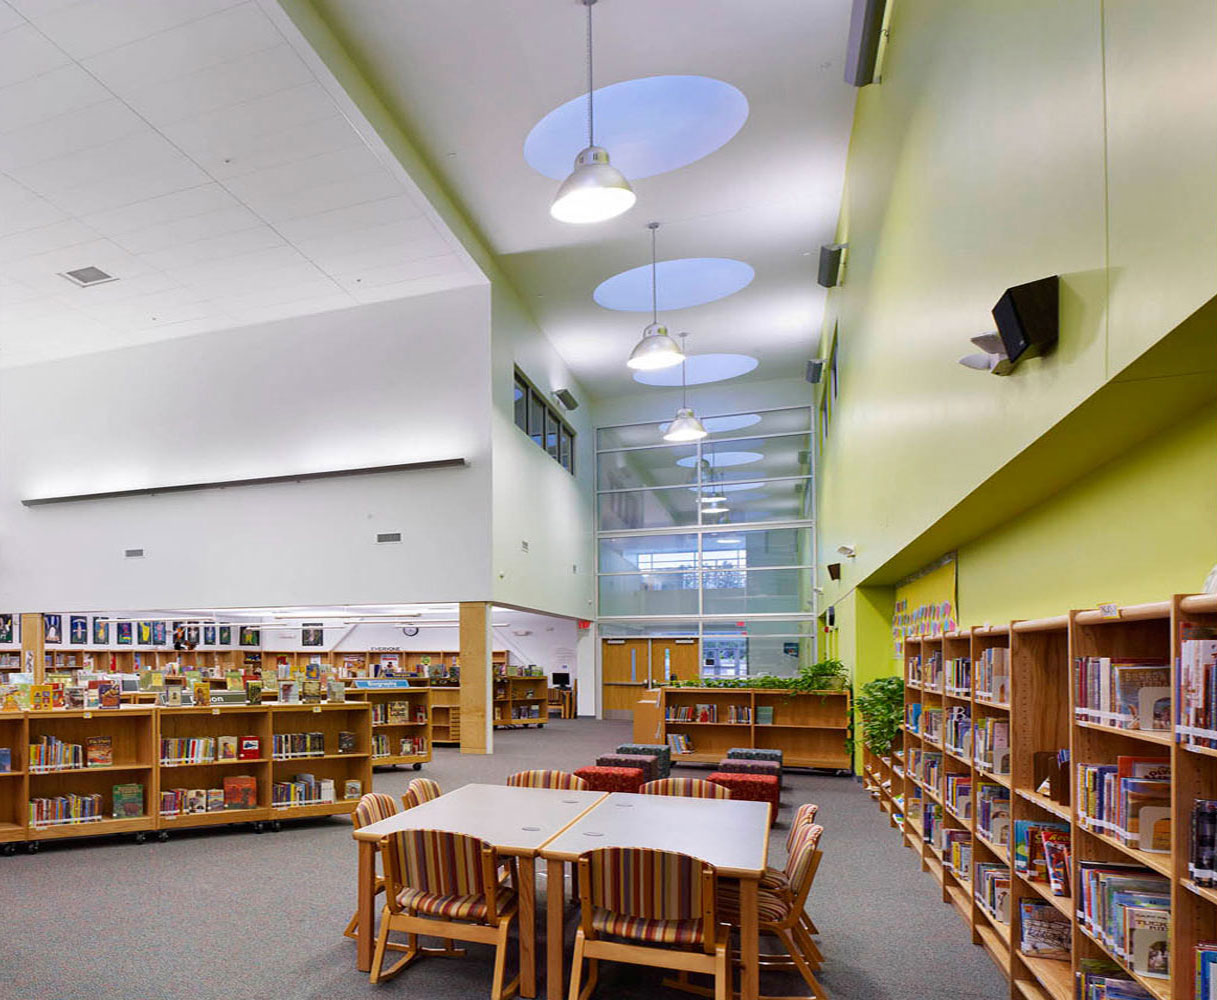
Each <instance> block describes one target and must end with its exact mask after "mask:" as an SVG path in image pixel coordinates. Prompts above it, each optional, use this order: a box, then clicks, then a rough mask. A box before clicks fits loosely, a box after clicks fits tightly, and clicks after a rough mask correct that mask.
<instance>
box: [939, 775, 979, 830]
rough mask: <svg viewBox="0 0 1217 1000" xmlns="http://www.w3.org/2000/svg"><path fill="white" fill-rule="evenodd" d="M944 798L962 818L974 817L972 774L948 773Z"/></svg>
mask: <svg viewBox="0 0 1217 1000" xmlns="http://www.w3.org/2000/svg"><path fill="white" fill-rule="evenodd" d="M943 800H944V801H945V802H946V804H947V806H948V807H950V809H951V811H952V812H953V813H955V815H956V816H958V817H959V818H960V819H971V818H972V776H971V775H970V774H948V775H947V776H946V779H945V781H944V787H943Z"/></svg>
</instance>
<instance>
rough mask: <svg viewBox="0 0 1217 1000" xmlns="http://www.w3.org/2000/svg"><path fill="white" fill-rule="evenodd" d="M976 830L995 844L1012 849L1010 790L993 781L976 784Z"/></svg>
mask: <svg viewBox="0 0 1217 1000" xmlns="http://www.w3.org/2000/svg"><path fill="white" fill-rule="evenodd" d="M976 829H977V830H978V831H979V832H980V835H981V836H982V837H984V838H985V840H987V841H989V842H990V843H993V844H999V845H1001V846H1002V847H1005V848H1007V849H1009V847H1010V789H1008V788H1006V787H1005V785H999V784H997V783H996V782H992V781H979V782H977V783H976Z"/></svg>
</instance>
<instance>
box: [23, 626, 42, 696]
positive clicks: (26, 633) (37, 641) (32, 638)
mask: <svg viewBox="0 0 1217 1000" xmlns="http://www.w3.org/2000/svg"><path fill="white" fill-rule="evenodd" d="M42 636H43V632H42V615H41V614H37V613H34V614H23V615H22V616H21V669H22V670H25V671H29V670H30V669H31V664H30V660H31V658H32V659H33V672H34V683H35V684H41V683H42V681H43V678H44V677H45V676H46V656H45V655H44V654H45V652H46V646H45V645H43V642H42Z"/></svg>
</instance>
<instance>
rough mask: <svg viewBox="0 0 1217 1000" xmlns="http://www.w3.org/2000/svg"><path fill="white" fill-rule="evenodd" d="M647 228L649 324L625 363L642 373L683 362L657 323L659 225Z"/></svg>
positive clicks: (678, 350) (679, 352) (665, 332)
mask: <svg viewBox="0 0 1217 1000" xmlns="http://www.w3.org/2000/svg"><path fill="white" fill-rule="evenodd" d="M647 228H648V229H649V230H650V231H651V322H650V324H648V326H647V328H646V329H645V330H643V331H642V339H641V340H640V341H638V343H637V344H636V345H635V347H634V349H633V350H632V351H631V352H630V359H629V360H628V361H627V362H626V364H627V365H629V366H630V367H631V368H633V369H634V370H635V371H642V372H651V371H656V370H657V369H660V368H671V367H672V366H673V365H679V364H681V363H683V362H684V360H685V356H684V354H683V353H682V352H681V349H680V348H679V347H677V346H676V341H674V340H673V339H672V338H671V337H669V336H668V328H667V327H666V326H664V325H663V324H662V323H660V322H659V292H658V286H657V285H656V278H655V230H656V229H658V228H659V223H658V222H648V223H647ZM682 378H683V376H682Z"/></svg>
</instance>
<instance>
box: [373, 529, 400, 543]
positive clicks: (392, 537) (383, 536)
mask: <svg viewBox="0 0 1217 1000" xmlns="http://www.w3.org/2000/svg"><path fill="white" fill-rule="evenodd" d="M376 541H377V542H400V541H401V532H400V531H382V532H381V533H380V534H379V535H377V536H376Z"/></svg>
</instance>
